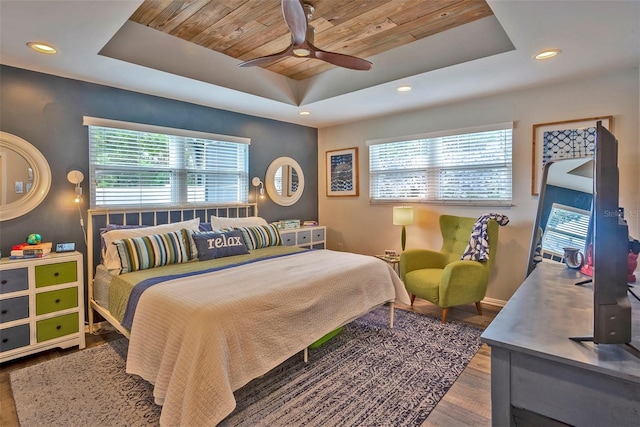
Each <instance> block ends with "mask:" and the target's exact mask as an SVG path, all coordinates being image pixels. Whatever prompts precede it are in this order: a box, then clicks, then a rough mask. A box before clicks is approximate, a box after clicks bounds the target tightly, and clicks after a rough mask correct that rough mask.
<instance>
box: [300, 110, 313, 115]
mask: <svg viewBox="0 0 640 427" xmlns="http://www.w3.org/2000/svg"><path fill="white" fill-rule="evenodd" d="M299 114H300V115H301V116H308V115H309V114H311V113H310V112H308V111H300V113H299Z"/></svg>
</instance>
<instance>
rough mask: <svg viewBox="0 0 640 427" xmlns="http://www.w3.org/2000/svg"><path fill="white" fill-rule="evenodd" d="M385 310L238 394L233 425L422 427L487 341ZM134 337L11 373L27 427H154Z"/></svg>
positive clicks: (465, 330) (458, 327) (453, 326)
mask: <svg viewBox="0 0 640 427" xmlns="http://www.w3.org/2000/svg"><path fill="white" fill-rule="evenodd" d="M388 313H389V311H388V309H387V308H386V307H384V308H383V307H381V308H378V309H376V310H374V311H372V312H371V313H369V314H367V315H365V316H364V317H362V318H360V319H357V320H355V321H353V322H351V323H350V324H348V325H347V326H345V328H344V330H343V332H342V333H341V334H339V335H338V336H337V337H335V338H333V339H332V340H330V341H329V342H327V343H326V344H324V345H323V346H321V347H320V348H317V349H314V350H310V351H309V362H308V363H304V362H303V360H302V355H301V354H299V355H296V356H294V357H292V358H290V359H288V360H287V361H285V362H284V363H283V364H282V365H280V366H278V367H277V368H275V369H273V370H272V371H270V372H269V373H267V374H266V375H264V376H262V377H260V378H258V379H255V380H253V381H252V382H250V383H249V384H247V385H246V386H244V387H243V388H241V389H240V390H238V391H236V393H235V396H236V401H237V407H236V409H235V411H234V412H233V413H232V414H230V415H229V416H228V417H227V419H225V420H224V421H223V422H222V425H225V426H243V427H249V426H251V427H254V426H287V427H289V426H295V427H297V426H305V427H308V426H323V427H327V426H329V427H331V426H340V427H344V426H366V427H369V426H393V427H397V426H419V425H420V424H421V423H422V422H423V421H424V420H425V419H426V418H427V416H428V415H429V412H431V410H433V408H434V407H435V406H436V404H437V403H438V402H439V401H440V399H441V398H442V397H443V396H444V394H445V393H446V392H447V390H449V388H450V387H451V385H452V384H453V383H454V381H455V380H456V379H457V378H458V376H459V375H460V374H461V373H462V371H463V370H464V368H465V366H466V365H467V364H468V362H469V361H470V360H471V358H472V357H473V356H474V354H475V353H476V352H477V351H478V349H479V348H480V334H481V333H482V331H481V330H480V329H477V328H474V327H471V326H467V325H462V324H458V323H454V322H449V323H447V324H445V325H443V324H441V323H440V321H439V320H438V319H434V318H430V317H427V316H422V315H420V314H416V313H413V312H409V311H404V310H396V311H395V325H394V329H389V328H388V317H389V314H388ZM126 352H127V340H126V339H119V340H116V341H113V342H111V343H108V344H104V345H101V346H99V347H95V348H91V349H88V350H83V351H79V352H77V353H73V354H71V355H68V356H63V357H60V358H57V359H53V360H50V361H46V362H44V363H41V364H38V365H34V366H31V367H27V368H24V369H21V370H17V371H14V372H12V373H11V374H10V381H11V388H12V391H13V395H14V399H15V402H16V410H17V413H18V418H19V421H20V425H21V426H22V427H31V426H44V425H46V426H79V425H83V426H153V425H158V423H159V421H158V420H159V417H160V411H161V409H162V408H161V407H159V406H157V405H155V404H154V403H153V390H152V387H151V385H150V384H148V383H147V382H146V381H143V380H141V379H140V378H139V377H137V376H133V375H128V374H127V373H125V358H126Z"/></svg>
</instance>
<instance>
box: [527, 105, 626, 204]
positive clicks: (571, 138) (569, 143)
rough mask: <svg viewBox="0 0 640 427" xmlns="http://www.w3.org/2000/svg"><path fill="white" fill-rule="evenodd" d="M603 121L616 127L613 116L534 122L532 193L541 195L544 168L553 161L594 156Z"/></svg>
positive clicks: (609, 126) (604, 124)
mask: <svg viewBox="0 0 640 427" xmlns="http://www.w3.org/2000/svg"><path fill="white" fill-rule="evenodd" d="M599 121H602V125H603V126H604V127H605V128H607V129H608V130H610V131H613V129H612V127H613V116H602V117H591V118H587V119H578V120H565V121H561V122H550V123H540V124H536V125H533V161H532V171H531V194H532V195H534V196H537V195H538V192H539V189H540V180H541V179H542V172H543V170H544V166H545V165H546V164H547V163H548V162H549V161H551V160H560V159H573V158H578V157H588V156H593V153H594V148H595V139H596V123H597V122H599Z"/></svg>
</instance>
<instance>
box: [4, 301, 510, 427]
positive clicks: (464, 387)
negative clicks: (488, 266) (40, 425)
mask: <svg viewBox="0 0 640 427" xmlns="http://www.w3.org/2000/svg"><path fill="white" fill-rule="evenodd" d="M398 308H400V309H404V310H411V311H415V312H417V313H421V314H424V315H426V316H432V317H436V318H438V319H439V318H440V311H441V310H440V308H439V307H437V306H435V305H433V304H430V303H428V302H426V301H423V300H420V299H416V301H415V303H414V305H413V306H404V305H400V306H398ZM482 309H483V315H482V316H479V315H478V314H477V312H476V307H475V305H473V304H470V305H468V306H460V307H455V308H452V309H451V310H450V311H449V317H448V319H449V321H458V322H463V323H467V324H469V325H472V326H477V327H481V328H485V327H487V325H488V324H489V323H491V321H492V320H493V319H494V318H495V316H496V315H497V314H498V312H499V311H500V308H499V307H494V306H490V305H486V304H483V306H482ZM121 336H122V335H120V334H119V333H117V332H111V331H110V332H105V333H104V334H100V335H89V334H87V336H86V339H87V348H90V347H95V346H98V345H101V344H104V343H105V342H109V341H112V340H115V339H118V338H120V337H121ZM75 351H78V349H77V348H69V349H64V350H62V349H53V350H48V351H45V352H43V353H40V354H37V355H33V356H28V357H24V358H21V359H17V360H12V361H9V362H5V363H2V364H0V409H1V410H0V427H18V426H19V424H18V417H17V415H16V411H15V404H14V401H13V394H12V392H11V385H10V383H9V373H10V372H11V371H14V370H18V369H21V368H24V367H27V366H31V365H35V364H37V363H41V362H44V361H46V360H51V359H55V358H56V357H60V356H64V355H67V354H71V353H73V352H75ZM490 357H491V350H490V348H489V347H488V346H487V345H486V344H483V345H482V347H481V348H480V351H478V353H477V354H476V355H475V356H474V357H473V359H471V362H470V363H469V365H467V367H466V369H465V370H464V371H463V373H462V375H460V377H459V378H458V380H457V381H456V382H455V384H454V385H453V387H451V389H449V391H448V392H447V394H446V395H445V396H444V398H443V399H442V400H441V401H440V402H439V403H438V406H436V408H435V409H434V410H433V411H432V412H431V414H430V415H429V418H428V419H427V420H426V421H425V422H424V423H423V424H422V426H421V427H433V426H447V427H456V426H490V425H491V390H490V382H491V380H490V366H491V363H490V362H491V360H490Z"/></svg>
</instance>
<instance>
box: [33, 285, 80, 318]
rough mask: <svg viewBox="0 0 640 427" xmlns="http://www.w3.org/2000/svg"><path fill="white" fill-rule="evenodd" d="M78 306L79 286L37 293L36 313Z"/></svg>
mask: <svg viewBox="0 0 640 427" xmlns="http://www.w3.org/2000/svg"><path fill="white" fill-rule="evenodd" d="M77 306H78V288H76V287H73V288H67V289H60V290H59V291H51V292H42V293H39V294H36V315H38V316H39V315H41V314H47V313H53V312H54V311H60V310H65V309H67V308H73V307H77Z"/></svg>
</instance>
